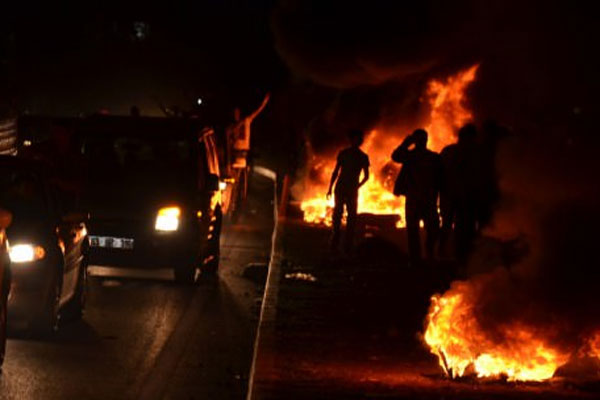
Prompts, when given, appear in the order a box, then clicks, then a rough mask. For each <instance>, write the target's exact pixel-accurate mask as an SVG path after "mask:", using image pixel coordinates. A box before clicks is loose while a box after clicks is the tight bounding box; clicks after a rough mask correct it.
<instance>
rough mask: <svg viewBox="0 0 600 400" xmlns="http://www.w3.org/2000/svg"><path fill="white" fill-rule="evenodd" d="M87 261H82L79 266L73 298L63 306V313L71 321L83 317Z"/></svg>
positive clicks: (85, 297) (85, 298)
mask: <svg viewBox="0 0 600 400" xmlns="http://www.w3.org/2000/svg"><path fill="white" fill-rule="evenodd" d="M87 279H88V276H87V262H85V261H84V262H82V265H81V266H80V267H79V276H78V278H77V287H76V288H75V293H74V294H73V298H72V299H71V300H69V303H67V305H66V306H65V309H64V314H65V315H66V317H67V318H68V319H69V320H71V321H77V320H80V319H81V318H83V312H84V310H85V303H86V300H87Z"/></svg>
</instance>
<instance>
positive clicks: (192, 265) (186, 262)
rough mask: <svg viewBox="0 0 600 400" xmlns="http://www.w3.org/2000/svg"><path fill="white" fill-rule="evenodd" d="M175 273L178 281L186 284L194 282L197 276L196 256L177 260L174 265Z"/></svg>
mask: <svg viewBox="0 0 600 400" xmlns="http://www.w3.org/2000/svg"><path fill="white" fill-rule="evenodd" d="M173 273H174V274H175V281H176V282H177V283H181V284H185V285H191V284H192V283H194V280H195V278H196V262H195V260H194V257H190V258H189V259H182V260H179V261H176V262H175V265H174V267H173Z"/></svg>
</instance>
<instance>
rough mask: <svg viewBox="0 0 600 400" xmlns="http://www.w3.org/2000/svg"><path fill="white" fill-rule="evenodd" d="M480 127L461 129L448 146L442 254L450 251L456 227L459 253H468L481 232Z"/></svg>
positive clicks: (444, 154)
mask: <svg viewBox="0 0 600 400" xmlns="http://www.w3.org/2000/svg"><path fill="white" fill-rule="evenodd" d="M478 151H479V146H478V143H477V128H476V127H475V125H473V124H467V125H465V126H463V127H462V128H460V130H459V131H458V142H457V143H455V144H451V145H449V146H446V147H444V149H443V150H442V152H441V154H440V156H441V159H442V167H443V168H442V185H441V190H440V212H441V214H442V229H441V234H440V253H441V254H443V255H446V254H447V250H448V249H447V243H448V239H449V237H450V234H451V233H452V229H453V228H454V232H455V237H454V239H455V250H456V256H457V257H458V258H459V259H463V258H464V257H466V256H467V254H468V252H469V249H470V247H471V244H472V242H473V239H474V238H475V234H476V231H477V218H476V215H477V191H478V186H479V183H478V182H479V174H480V165H479V164H480V159H479V155H478Z"/></svg>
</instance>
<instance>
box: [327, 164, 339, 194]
mask: <svg viewBox="0 0 600 400" xmlns="http://www.w3.org/2000/svg"><path fill="white" fill-rule="evenodd" d="M340 167H341V166H340V162H339V160H338V162H337V163H336V164H335V168H334V169H333V172H332V173H331V180H330V181H329V189H328V190H327V198H330V197H331V190H332V189H333V184H334V183H335V181H336V180H337V178H338V176H339V174H340Z"/></svg>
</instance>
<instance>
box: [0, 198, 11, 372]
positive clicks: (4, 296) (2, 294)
mask: <svg viewBox="0 0 600 400" xmlns="http://www.w3.org/2000/svg"><path fill="white" fill-rule="evenodd" d="M11 221H12V215H11V214H10V213H9V212H8V211H6V210H3V209H0V367H1V366H2V363H4V354H5V353H6V323H7V318H6V316H7V310H6V303H7V301H8V293H9V291H10V268H9V267H10V258H9V256H8V240H7V239H6V228H8V226H9V225H10V223H11Z"/></svg>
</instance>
